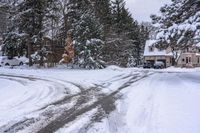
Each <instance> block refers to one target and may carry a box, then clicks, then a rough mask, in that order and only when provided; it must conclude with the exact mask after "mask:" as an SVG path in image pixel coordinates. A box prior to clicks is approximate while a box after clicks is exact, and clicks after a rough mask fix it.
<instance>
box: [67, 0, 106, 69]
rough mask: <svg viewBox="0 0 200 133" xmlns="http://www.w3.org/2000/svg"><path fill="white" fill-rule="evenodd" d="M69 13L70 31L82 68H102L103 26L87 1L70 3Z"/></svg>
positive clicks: (78, 61)
mask: <svg viewBox="0 0 200 133" xmlns="http://www.w3.org/2000/svg"><path fill="white" fill-rule="evenodd" d="M68 6H69V8H68V12H67V16H68V24H69V31H71V32H72V35H73V40H74V43H75V44H74V45H75V50H76V55H77V56H76V59H75V64H76V65H78V66H79V67H82V68H102V67H103V65H102V64H101V58H100V56H99V55H100V53H101V49H102V46H103V41H102V39H103V26H102V24H100V20H99V19H98V18H97V17H96V15H95V10H94V8H93V6H92V4H91V3H90V2H89V1H87V0H78V1H70V2H69V5H68Z"/></svg>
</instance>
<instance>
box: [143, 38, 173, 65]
mask: <svg viewBox="0 0 200 133" xmlns="http://www.w3.org/2000/svg"><path fill="white" fill-rule="evenodd" d="M155 43H156V40H148V41H147V42H146V45H145V49H144V61H145V62H151V64H154V63H155V62H156V61H162V62H163V63H164V64H165V66H166V67H170V66H172V64H173V54H172V51H171V48H167V49H165V50H161V49H158V48H156V47H155V46H154V44H155Z"/></svg>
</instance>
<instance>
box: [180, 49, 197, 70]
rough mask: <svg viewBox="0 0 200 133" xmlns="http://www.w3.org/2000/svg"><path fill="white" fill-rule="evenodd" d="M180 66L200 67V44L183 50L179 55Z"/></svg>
mask: <svg viewBox="0 0 200 133" xmlns="http://www.w3.org/2000/svg"><path fill="white" fill-rule="evenodd" d="M177 66H179V67H200V46H192V47H189V48H186V49H185V50H182V52H181V54H180V56H179V57H178V61H177Z"/></svg>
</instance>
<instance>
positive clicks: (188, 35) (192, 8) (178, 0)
mask: <svg viewBox="0 0 200 133" xmlns="http://www.w3.org/2000/svg"><path fill="white" fill-rule="evenodd" d="M199 7H200V2H199V1H198V0H195V1H191V0H172V3H171V4H168V5H165V6H163V7H162V8H161V9H160V12H161V15H158V16H156V15H152V20H153V23H154V24H157V25H159V27H158V28H159V29H158V31H157V32H158V35H157V38H156V39H157V40H158V41H157V45H156V46H157V47H160V48H166V47H168V46H170V47H171V48H172V50H173V53H174V57H175V58H176V56H177V54H176V51H177V50H182V49H185V48H187V47H188V46H191V45H194V44H198V43H199V42H200V38H199V35H200V34H199V33H200V32H199V25H200V21H199V17H200V15H199V13H200V8H199Z"/></svg>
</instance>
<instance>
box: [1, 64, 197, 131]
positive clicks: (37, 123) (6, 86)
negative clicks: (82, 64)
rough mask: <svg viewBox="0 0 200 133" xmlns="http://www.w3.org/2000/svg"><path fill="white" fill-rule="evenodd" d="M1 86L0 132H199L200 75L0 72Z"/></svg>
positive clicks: (180, 71)
mask: <svg viewBox="0 0 200 133" xmlns="http://www.w3.org/2000/svg"><path fill="white" fill-rule="evenodd" d="M0 85H1V87H0V132H8V133H13V132H21V133H29V132H38V133H42V132H56V133H80V132H81V133H84V132H87V133H199V132H200V122H199V120H200V104H199V103H198V101H200V87H199V86H200V69H177V68H169V69H166V70H143V69H122V68H118V67H114V66H113V67H109V68H106V69H103V70H70V69H68V70H65V69H9V68H0Z"/></svg>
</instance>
